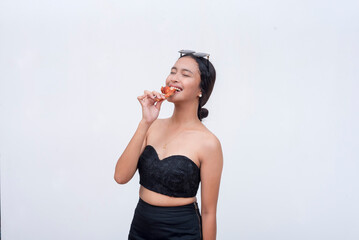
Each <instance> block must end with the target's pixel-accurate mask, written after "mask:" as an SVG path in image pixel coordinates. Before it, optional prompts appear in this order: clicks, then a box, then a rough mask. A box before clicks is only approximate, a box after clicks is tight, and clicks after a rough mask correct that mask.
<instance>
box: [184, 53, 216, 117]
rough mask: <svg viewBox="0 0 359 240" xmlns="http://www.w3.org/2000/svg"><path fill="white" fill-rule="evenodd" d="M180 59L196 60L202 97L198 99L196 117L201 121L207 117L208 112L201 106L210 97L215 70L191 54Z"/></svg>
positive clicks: (205, 59)
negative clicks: (189, 58)
mask: <svg viewBox="0 0 359 240" xmlns="http://www.w3.org/2000/svg"><path fill="white" fill-rule="evenodd" d="M182 57H191V58H193V59H194V60H196V62H197V64H198V68H199V71H200V73H201V83H200V88H201V92H202V97H200V98H199V102H198V110H197V116H198V118H199V120H200V121H202V119H203V118H205V117H207V116H208V110H207V109H206V108H204V107H203V106H204V105H205V104H206V103H207V101H208V99H209V96H211V93H212V90H213V87H214V83H215V81H216V69H214V66H213V65H212V63H211V62H210V61H209V60H208V59H207V58H203V57H197V56H195V55H193V54H192V53H188V54H185V55H182V56H181V57H179V58H182Z"/></svg>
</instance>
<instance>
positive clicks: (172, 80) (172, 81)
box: [169, 74, 178, 83]
mask: <svg viewBox="0 0 359 240" xmlns="http://www.w3.org/2000/svg"><path fill="white" fill-rule="evenodd" d="M169 80H170V82H171V83H178V77H177V74H174V75H172V76H171V77H170V79H169Z"/></svg>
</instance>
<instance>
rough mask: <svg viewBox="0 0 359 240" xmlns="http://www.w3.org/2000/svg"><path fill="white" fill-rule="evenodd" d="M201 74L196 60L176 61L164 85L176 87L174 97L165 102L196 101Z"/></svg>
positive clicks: (184, 59) (188, 58) (199, 91)
mask: <svg viewBox="0 0 359 240" xmlns="http://www.w3.org/2000/svg"><path fill="white" fill-rule="evenodd" d="M200 83H201V74H200V71H199V68H198V64H197V62H196V60H194V59H192V58H191V57H182V58H180V59H178V60H177V62H176V63H175V65H174V66H173V67H172V68H171V72H170V74H169V75H168V77H167V79H166V85H167V86H170V87H171V86H172V87H177V88H179V91H178V90H177V91H176V93H175V94H174V95H172V96H171V97H169V98H168V99H167V100H168V101H170V102H175V101H176V102H178V101H188V100H189V101H191V100H196V99H198V96H199V95H200V93H201V89H200Z"/></svg>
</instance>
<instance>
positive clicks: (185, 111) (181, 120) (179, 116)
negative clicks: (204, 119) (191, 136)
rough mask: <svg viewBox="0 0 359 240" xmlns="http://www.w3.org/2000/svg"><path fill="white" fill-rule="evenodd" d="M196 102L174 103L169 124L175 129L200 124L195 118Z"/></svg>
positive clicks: (196, 117)
mask: <svg viewBox="0 0 359 240" xmlns="http://www.w3.org/2000/svg"><path fill="white" fill-rule="evenodd" d="M197 109H198V101H192V102H181V103H176V104H175V108H174V112H173V115H172V116H171V122H172V124H173V125H174V126H176V128H181V127H187V126H189V125H192V124H194V123H198V122H200V120H199V119H198V116H197Z"/></svg>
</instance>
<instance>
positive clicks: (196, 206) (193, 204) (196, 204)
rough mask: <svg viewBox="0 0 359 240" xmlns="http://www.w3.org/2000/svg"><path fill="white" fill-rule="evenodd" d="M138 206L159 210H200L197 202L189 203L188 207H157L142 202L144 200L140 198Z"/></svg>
mask: <svg viewBox="0 0 359 240" xmlns="http://www.w3.org/2000/svg"><path fill="white" fill-rule="evenodd" d="M138 204H140V205H142V206H146V207H150V208H157V209H188V208H191V209H192V208H194V209H196V210H197V209H198V203H197V202H193V203H189V204H186V205H180V206H156V205H152V204H150V203H148V202H145V201H144V200H142V198H139V200H138Z"/></svg>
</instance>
